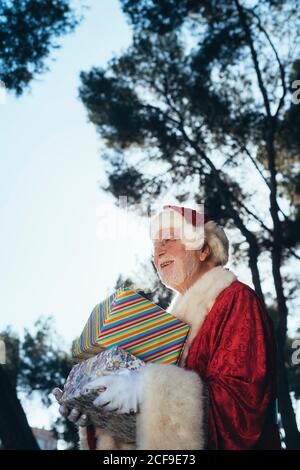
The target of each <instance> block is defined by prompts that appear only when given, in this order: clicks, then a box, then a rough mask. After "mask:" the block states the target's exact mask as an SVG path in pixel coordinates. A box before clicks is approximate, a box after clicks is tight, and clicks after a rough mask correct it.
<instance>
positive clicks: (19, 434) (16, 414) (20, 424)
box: [0, 366, 39, 450]
mask: <svg viewBox="0 0 300 470" xmlns="http://www.w3.org/2000/svg"><path fill="white" fill-rule="evenodd" d="M0 439H1V443H2V446H3V447H4V449H5V450H38V449H39V447H38V445H37V442H36V440H35V438H34V436H33V433H32V431H31V428H30V426H29V424H28V421H27V418H26V415H25V413H24V410H23V408H22V406H21V403H20V401H19V399H18V397H17V394H16V391H15V389H14V388H13V386H12V384H11V383H10V381H9V378H8V377H7V374H6V372H5V370H4V368H3V367H2V366H0Z"/></svg>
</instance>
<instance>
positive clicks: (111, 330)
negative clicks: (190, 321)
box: [72, 287, 189, 364]
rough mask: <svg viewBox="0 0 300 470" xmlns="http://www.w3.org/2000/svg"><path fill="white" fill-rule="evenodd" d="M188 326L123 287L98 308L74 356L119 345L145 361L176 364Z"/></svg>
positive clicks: (76, 343)
mask: <svg viewBox="0 0 300 470" xmlns="http://www.w3.org/2000/svg"><path fill="white" fill-rule="evenodd" d="M188 331H189V326H188V325H187V324H186V323H184V322H182V321H181V320H179V319H177V318H176V317H175V316H174V315H171V314H170V313H168V312H166V311H165V310H164V309H162V308H161V307H160V306H159V305H157V304H155V303H154V302H152V301H151V300H149V299H147V298H145V297H144V296H143V295H140V294H138V293H137V292H136V291H134V290H131V289H128V288H124V287H121V288H119V289H117V290H116V291H115V292H114V293H113V294H112V295H111V296H109V297H108V298H107V299H106V300H104V301H103V302H101V303H100V304H98V305H96V307H95V308H94V310H93V311H92V313H91V315H90V318H89V320H88V322H87V323H86V325H85V327H84V330H83V332H82V334H81V335H80V337H79V338H78V339H77V340H76V341H75V342H74V343H73V349H72V354H73V357H74V358H75V359H77V360H78V361H80V360H84V359H87V358H89V357H92V356H94V355H95V354H98V353H99V351H103V350H105V349H107V348H109V347H112V346H119V347H121V348H123V349H125V350H126V351H128V352H130V353H131V354H133V355H134V356H137V357H139V358H140V359H142V360H143V361H145V362H163V363H167V364H177V363H178V362H179V359H180V355H181V352H182V348H183V345H184V342H185V340H186V337H187V334H188Z"/></svg>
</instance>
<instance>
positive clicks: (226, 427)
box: [57, 206, 280, 449]
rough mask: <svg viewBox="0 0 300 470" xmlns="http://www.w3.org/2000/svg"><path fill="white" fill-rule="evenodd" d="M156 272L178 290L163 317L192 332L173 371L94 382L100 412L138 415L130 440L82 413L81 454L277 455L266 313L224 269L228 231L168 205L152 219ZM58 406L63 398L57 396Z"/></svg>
mask: <svg viewBox="0 0 300 470" xmlns="http://www.w3.org/2000/svg"><path fill="white" fill-rule="evenodd" d="M151 237H152V240H153V248H154V264H155V267H156V269H157V272H158V274H159V276H160V279H161V281H162V282H163V283H164V284H165V285H166V286H167V287H168V288H170V289H172V290H174V291H175V292H176V295H175V297H174V298H173V300H172V302H171V304H170V306H169V308H168V311H169V312H170V313H172V314H173V315H175V316H176V317H177V318H179V319H182V320H183V321H184V322H186V323H188V324H189V325H190V332H189V335H188V338H187V341H186V344H185V347H184V350H183V354H182V355H181V359H180V363H179V365H178V366H174V365H168V364H157V363H156V364H149V365H147V366H146V367H144V368H142V370H141V371H127V370H126V371H124V372H123V373H116V374H112V375H111V376H106V377H104V378H99V379H97V380H96V381H94V382H93V383H91V384H90V388H91V389H97V390H99V394H98V398H97V399H96V400H95V405H96V406H99V407H100V406H101V407H105V408H106V409H107V410H114V411H115V412H117V413H128V412H137V411H138V414H137V427H136V442H135V443H132V444H128V443H127V444H124V443H122V442H121V441H118V440H116V439H113V438H112V436H110V435H109V434H107V433H105V432H104V431H103V430H101V428H95V427H92V426H88V417H87V416H83V415H81V414H80V412H79V410H72V411H71V410H67V409H66V408H64V407H61V409H60V411H61V412H62V414H64V415H65V416H68V417H69V419H70V420H72V421H73V422H76V423H77V424H79V425H80V426H81V427H80V432H79V434H80V447H81V448H82V449H89V448H96V449H204V448H206V449H279V448H280V439H279V433H278V428H277V424H276V410H275V407H274V404H275V401H276V370H275V364H276V348H275V340H274V334H273V330H272V325H271V322H270V319H269V317H268V315H267V312H266V310H265V308H264V306H263V304H262V302H261V301H260V299H259V298H258V296H257V295H256V293H255V292H254V291H253V290H252V289H251V288H250V287H249V286H247V285H246V284H244V283H242V282H240V281H238V280H237V278H236V276H235V275H234V274H233V273H232V272H231V271H229V270H228V269H226V268H224V265H226V263H227V261H228V248H229V246H228V245H229V243H228V239H227V236H226V234H225V232H224V230H223V229H222V228H221V227H220V226H218V225H217V224H216V223H215V222H213V221H211V220H208V219H207V218H206V217H205V218H204V219H203V214H200V213H198V212H196V211H195V210H192V209H188V208H183V207H178V206H164V207H163V209H162V211H161V212H160V213H158V214H157V215H156V216H154V217H153V218H152V220H151ZM57 393H58V395H57V398H58V399H59V398H60V392H57Z"/></svg>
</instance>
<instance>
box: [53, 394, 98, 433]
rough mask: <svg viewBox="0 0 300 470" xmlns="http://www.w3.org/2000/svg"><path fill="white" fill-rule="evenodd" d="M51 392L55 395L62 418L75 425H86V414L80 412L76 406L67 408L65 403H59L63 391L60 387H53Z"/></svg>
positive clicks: (87, 420) (88, 422) (87, 422)
mask: <svg viewBox="0 0 300 470" xmlns="http://www.w3.org/2000/svg"><path fill="white" fill-rule="evenodd" d="M52 394H53V395H54V396H55V399H56V401H57V402H58V403H59V404H60V407H59V409H58V411H59V412H60V414H61V415H62V416H63V417H64V418H67V419H68V420H69V421H71V422H72V423H74V424H76V425H77V426H88V425H89V424H90V420H89V417H88V415H87V414H85V413H83V414H82V413H81V411H80V410H79V409H78V408H68V407H67V406H66V405H63V404H62V403H61V397H62V394H63V391H62V390H61V389H60V388H57V387H56V388H54V389H53V390H52Z"/></svg>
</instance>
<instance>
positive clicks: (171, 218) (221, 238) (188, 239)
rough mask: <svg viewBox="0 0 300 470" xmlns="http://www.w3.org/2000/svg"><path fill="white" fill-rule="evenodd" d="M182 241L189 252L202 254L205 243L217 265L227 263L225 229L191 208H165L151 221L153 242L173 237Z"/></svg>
mask: <svg viewBox="0 0 300 470" xmlns="http://www.w3.org/2000/svg"><path fill="white" fill-rule="evenodd" d="M170 229H172V236H174V237H175V238H179V239H181V241H182V243H183V244H184V245H185V247H186V249H187V250H200V249H201V248H202V247H203V245H204V242H205V241H206V242H207V243H208V244H209V245H210V247H211V250H212V257H213V259H214V261H215V262H216V263H217V264H221V265H224V264H226V263H227V261H228V251H229V242H228V238H227V236H226V234H225V232H224V230H223V228H222V227H220V226H219V225H217V224H216V223H215V222H214V221H213V220H211V219H210V218H209V217H208V216H207V215H206V214H204V213H201V212H198V211H196V210H195V209H191V208H189V207H182V206H174V205H169V204H168V205H165V206H163V208H162V210H161V211H160V212H158V213H157V214H155V215H154V216H153V217H152V218H151V220H150V237H151V239H152V240H155V239H158V238H160V237H167V236H170V235H171V233H170V232H171V231H170Z"/></svg>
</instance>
